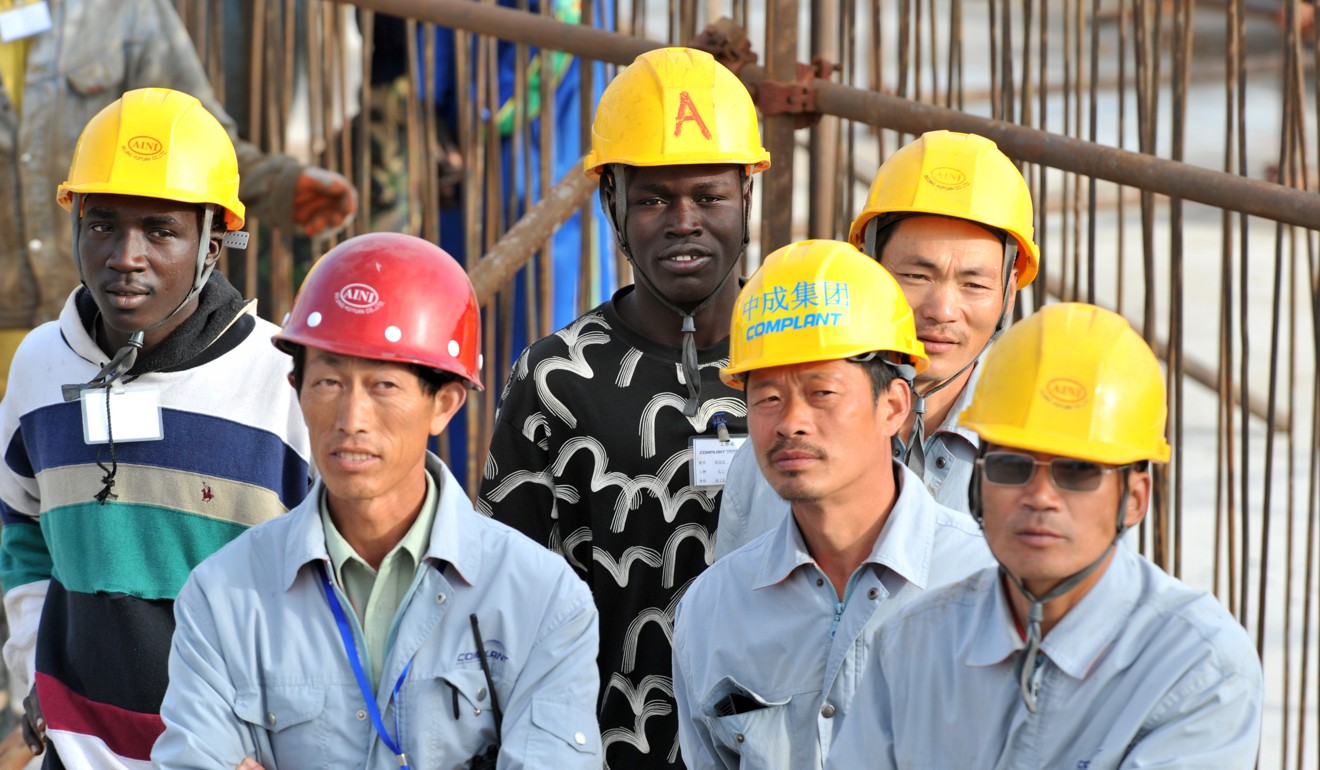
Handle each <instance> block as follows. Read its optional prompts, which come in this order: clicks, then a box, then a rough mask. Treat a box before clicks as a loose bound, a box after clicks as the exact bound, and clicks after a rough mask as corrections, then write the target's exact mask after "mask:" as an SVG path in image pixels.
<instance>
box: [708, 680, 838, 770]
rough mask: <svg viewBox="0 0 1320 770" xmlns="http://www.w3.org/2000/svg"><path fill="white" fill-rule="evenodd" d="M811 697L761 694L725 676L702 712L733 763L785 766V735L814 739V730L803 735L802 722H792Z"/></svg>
mask: <svg viewBox="0 0 1320 770" xmlns="http://www.w3.org/2000/svg"><path fill="white" fill-rule="evenodd" d="M815 697H816V694H815V693H800V694H797V695H793V696H791V697H787V698H770V697H765V696H762V695H761V694H759V693H757V692H755V691H753V690H752V689H750V688H748V687H745V686H743V685H741V684H739V683H738V682H737V681H735V680H733V679H732V678H730V677H725V678H724V679H721V680H720V681H719V682H718V683H717V684H716V685H715V687H713V688H711V691H710V692H709V693H708V694H707V696H706V699H705V702H704V703H703V705H702V714H703V715H704V716H705V719H706V724H707V729H709V730H710V734H711V738H712V739H713V740H714V741H715V743H716V745H717V746H718V747H719V751H720V753H721V755H722V756H725V757H727V758H728V759H730V760H732V763H733V764H734V765H738V766H741V767H760V768H769V767H789V766H790V765H791V764H792V760H791V757H792V756H793V752H792V746H791V744H790V742H789V736H790V735H796V740H799V741H801V740H804V739H809V740H815V732H814V731H812V732H811V734H810V735H806V736H804V735H802V734H801V733H802V729H801V728H802V725H795V724H794V722H795V720H794V714H795V713H796V711H798V710H801V708H802V707H804V706H805V705H806V703H807V702H808V701H811V700H813V699H814V698H815ZM795 728H796V729H795ZM738 758H740V759H738Z"/></svg>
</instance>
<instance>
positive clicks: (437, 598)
mask: <svg viewBox="0 0 1320 770" xmlns="http://www.w3.org/2000/svg"><path fill="white" fill-rule="evenodd" d="M435 603H436V604H444V603H445V595H444V594H436V595H435Z"/></svg>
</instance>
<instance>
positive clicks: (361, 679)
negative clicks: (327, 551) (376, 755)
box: [317, 564, 412, 770]
mask: <svg viewBox="0 0 1320 770" xmlns="http://www.w3.org/2000/svg"><path fill="white" fill-rule="evenodd" d="M317 566H318V567H319V568H320V570H321V587H322V588H324V589H325V598H326V599H328V600H329V601H330V611H331V612H333V613H334V614H335V623H337V624H338V625H339V638H340V639H341V640H342V641H343V642H344V652H346V653H348V662H349V665H351V666H352V667H353V676H355V677H357V683H358V689H360V690H361V691H362V699H363V700H365V701H366V702H367V713H368V714H371V723H372V724H373V725H375V726H376V734H377V735H379V736H380V739H381V741H383V742H384V743H385V746H386V748H388V749H389V750H390V751H392V752H394V756H395V757H397V758H398V760H399V769H400V770H409V769H408V755H407V754H404V753H403V746H402V745H401V744H402V742H403V731H401V730H400V729H399V688H400V687H403V680H404V679H406V678H407V676H408V669H410V668H412V660H411V659H409V660H408V664H407V665H405V666H404V667H403V672H402V673H400V674H399V681H397V682H395V683H394V693H393V696H392V697H393V698H394V734H395V735H397V736H399V741H398V742H397V743H396V742H395V740H394V739H393V738H392V737H390V733H389V730H386V729H385V721H384V720H382V719H381V717H380V709H379V708H377V707H376V696H375V695H374V694H373V693H372V692H371V685H370V684H368V683H367V672H366V671H364V670H362V660H361V659H360V658H358V653H357V645H356V644H354V643H353V629H352V628H350V627H349V625H348V618H347V617H345V616H344V608H343V607H342V606H340V604H339V597H337V596H335V589H334V587H333V586H332V585H330V577H329V575H327V574H326V571H325V565H324V564H318V565H317Z"/></svg>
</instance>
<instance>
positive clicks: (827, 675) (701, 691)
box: [674, 241, 992, 770]
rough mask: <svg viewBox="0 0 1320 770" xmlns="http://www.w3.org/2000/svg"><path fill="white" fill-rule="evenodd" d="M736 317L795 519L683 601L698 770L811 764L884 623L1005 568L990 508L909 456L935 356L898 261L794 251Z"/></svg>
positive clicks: (758, 429) (759, 411)
mask: <svg viewBox="0 0 1320 770" xmlns="http://www.w3.org/2000/svg"><path fill="white" fill-rule="evenodd" d="M732 327H733V328H732V333H731V334H730V340H731V342H730V349H729V353H730V355H729V365H728V366H727V367H725V368H724V369H723V370H722V372H721V374H722V376H723V377H724V379H725V381H726V382H727V383H728V384H729V385H730V386H731V387H737V388H741V389H744V390H745V392H746V398H747V422H748V427H749V429H750V433H751V442H750V443H751V444H752V446H753V447H754V448H755V457H756V459H757V460H758V461H759V462H760V466H761V470H762V471H763V472H764V473H765V477H766V478H767V479H769V480H770V483H771V484H772V485H773V486H774V489H775V491H776V492H777V493H778V494H780V495H781V496H783V497H784V498H785V499H787V500H789V501H790V502H791V504H792V513H791V515H788V516H784V517H783V518H782V519H780V521H779V523H778V524H777V525H776V527H775V528H774V529H772V530H771V531H769V532H767V533H765V534H764V535H762V536H760V537H758V538H756V539H755V540H753V541H752V542H751V543H749V544H748V545H747V546H746V547H745V548H742V549H740V550H739V551H738V552H736V553H734V554H731V555H729V556H728V557H727V558H724V559H720V560H719V561H717V562H716V563H715V564H714V565H713V566H712V567H711V568H710V569H708V570H707V571H706V572H705V573H703V574H702V575H701V576H700V577H698V578H697V580H696V581H695V582H694V583H693V584H692V586H691V587H690V588H689V589H688V591H687V593H686V594H685V595H684V597H683V599H682V601H681V602H680V604H679V607H678V612H677V615H676V621H675V629H674V695H675V697H676V699H677V701H678V714H679V740H680V742H681V744H682V749H683V761H684V763H685V764H686V766H687V767H688V768H689V770H716V768H730V767H745V768H759V769H760V770H771V769H773V768H780V769H782V770H810V769H811V768H820V766H821V763H822V760H823V758H824V756H825V755H826V753H827V752H828V751H829V748H830V744H831V742H832V741H833V738H834V732H835V727H836V725H837V724H838V723H839V720H840V719H841V718H842V717H843V715H844V714H846V713H847V712H848V707H849V704H850V702H851V701H852V698H853V695H854V693H856V692H857V683H858V678H859V677H858V674H859V673H860V672H861V670H862V667H863V663H864V660H865V656H866V654H867V651H868V648H867V642H866V640H868V639H870V637H871V635H872V633H873V630H874V629H875V628H876V627H877V625H878V624H880V623H882V622H884V621H885V619H886V618H888V617H890V616H891V615H892V614H893V613H894V611H895V610H896V609H897V608H898V607H901V606H903V605H904V604H906V603H907V602H909V601H911V600H912V599H913V598H915V597H916V596H918V595H920V594H921V592H922V591H923V590H926V589H930V588H933V587H935V586H939V585H944V584H947V583H950V582H952V581H955V580H959V579H961V578H963V577H965V576H966V575H968V574H970V573H971V572H973V571H975V570H977V569H979V568H981V567H983V566H988V565H990V564H991V563H992V562H991V561H990V554H989V552H988V551H987V549H986V547H985V542H984V541H983V540H982V539H981V537H980V535H979V533H978V532H977V530H976V523H975V522H974V521H972V518H971V517H970V516H968V515H967V514H966V513H963V512H961V511H954V510H952V509H949V508H945V507H944V506H942V505H940V504H938V503H936V502H935V501H934V500H933V499H931V497H930V495H929V494H927V492H926V489H925V488H924V487H923V486H922V484H921V479H919V478H918V477H917V476H916V474H914V473H913V472H912V471H911V470H910V469H908V468H906V467H905V466H903V465H902V464H901V463H899V462H898V461H897V460H896V459H894V458H893V456H892V454H891V451H890V440H891V439H892V438H893V436H894V434H895V433H897V432H898V431H899V429H900V428H901V427H902V425H903V423H904V421H906V420H907V418H908V414H909V411H910V410H911V406H912V391H911V379H912V377H913V376H914V375H919V374H920V373H921V372H922V371H924V370H925V368H926V365H927V362H926V354H925V351H924V350H923V349H922V345H921V342H920V340H918V339H917V332H916V328H915V326H914V325H913V322H912V309H911V308H910V307H909V306H908V304H907V301H906V300H905V299H904V298H903V292H902V290H901V289H899V286H898V284H897V283H896V282H895V281H894V278H893V277H892V276H891V275H890V274H889V273H888V272H887V271H886V270H885V269H884V268H883V267H881V266H880V265H878V264H876V262H875V261H874V260H872V259H870V258H868V257H867V256H866V255H865V254H862V253H861V252H859V251H858V250H857V249H856V248H854V247H853V246H851V245H850V244H847V243H843V242H841V241H805V242H802V243H796V244H792V245H790V246H787V247H785V248H783V249H780V250H778V251H776V252H775V253H773V254H771V255H770V256H769V257H767V258H766V261H765V264H763V265H762V266H761V268H760V270H758V271H757V272H756V273H755V274H753V275H752V277H751V278H749V279H748V281H747V284H746V285H745V286H744V287H743V289H742V292H741V294H739V296H738V304H737V305H736V306H735V309H734V315H733V324H732ZM864 766H865V765H863V764H858V765H855V767H864Z"/></svg>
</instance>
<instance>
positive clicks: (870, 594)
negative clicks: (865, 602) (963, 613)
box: [866, 588, 880, 599]
mask: <svg viewBox="0 0 1320 770" xmlns="http://www.w3.org/2000/svg"><path fill="white" fill-rule="evenodd" d="M879 596H880V589H879V588H872V589H871V590H870V591H867V592H866V598H868V599H876V598H879Z"/></svg>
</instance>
